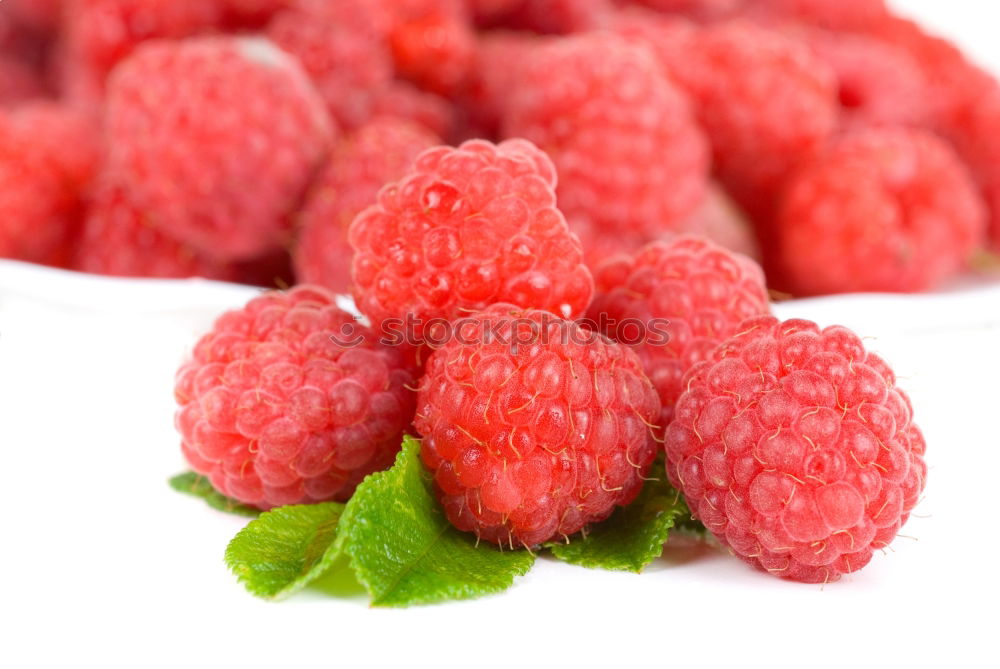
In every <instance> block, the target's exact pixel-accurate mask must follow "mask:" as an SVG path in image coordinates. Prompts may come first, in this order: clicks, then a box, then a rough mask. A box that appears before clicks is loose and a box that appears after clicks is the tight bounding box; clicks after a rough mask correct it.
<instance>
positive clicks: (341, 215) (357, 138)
mask: <svg viewBox="0 0 1000 669" xmlns="http://www.w3.org/2000/svg"><path fill="white" fill-rule="evenodd" d="M438 143H440V139H439V138H437V137H435V136H434V135H433V134H431V133H430V132H428V131H427V130H425V129H424V128H422V127H420V126H418V125H415V124H413V123H410V122H409V121H402V120H397V119H395V118H377V119H373V120H372V121H370V122H369V123H367V124H366V125H364V126H362V127H361V128H359V129H357V130H356V131H354V133H353V134H351V135H349V136H348V137H346V138H344V139H343V140H342V141H341V142H340V143H339V145H338V146H337V147H336V148H335V149H334V151H333V155H332V156H331V158H330V162H329V163H328V164H327V166H326V171H325V172H324V174H323V175H322V176H321V177H320V178H319V180H318V181H317V183H316V185H315V186H314V187H313V191H312V194H311V195H310V196H309V200H308V203H307V204H306V207H305V210H304V212H303V214H302V220H301V227H300V229H299V239H298V243H297V245H296V250H295V269H296V273H297V275H298V278H299V280H300V281H302V282H305V283H312V284H319V285H322V286H324V287H326V288H329V289H330V290H332V291H334V292H337V293H346V292H347V291H348V289H349V288H350V284H351V256H352V255H353V252H352V251H351V245H350V244H349V243H348V241H347V229H348V227H349V226H350V224H351V221H352V220H354V217H355V216H356V215H357V214H358V213H359V212H361V211H362V210H363V209H364V208H365V207H368V206H370V205H372V204H374V203H375V201H376V196H377V195H378V192H379V190H380V189H381V188H382V186H384V185H385V184H387V183H389V182H390V181H395V180H397V179H399V178H400V177H402V176H403V175H404V174H405V173H406V171H407V170H408V169H409V167H410V165H411V164H412V163H413V161H414V160H415V159H416V158H417V156H418V155H420V153H421V152H423V151H424V150H426V149H429V148H430V147H432V146H434V145H436V144H438Z"/></svg>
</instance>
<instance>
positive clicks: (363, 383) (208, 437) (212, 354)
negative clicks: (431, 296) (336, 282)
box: [175, 285, 414, 509]
mask: <svg viewBox="0 0 1000 669" xmlns="http://www.w3.org/2000/svg"><path fill="white" fill-rule="evenodd" d="M349 333H351V337H352V338H353V337H357V338H358V339H357V341H356V342H355V344H356V345H350V346H347V345H343V344H339V343H338V342H340V341H343V339H344V337H345V335H348V334H349ZM413 383H414V377H413V374H412V372H411V371H410V370H409V368H407V367H406V366H405V364H404V363H403V361H402V359H401V358H400V356H399V354H398V352H397V351H395V350H393V349H390V348H387V347H384V346H381V345H380V344H378V343H377V342H376V341H375V338H374V336H373V335H372V333H371V332H370V331H368V330H367V329H365V328H362V327H361V326H359V325H358V324H357V323H356V322H355V320H354V318H353V317H352V316H351V315H350V314H348V313H346V312H344V311H342V310H340V309H338V308H337V306H336V305H335V303H334V297H333V295H332V294H330V293H328V292H326V291H325V290H323V289H321V288H318V287H315V286H305V285H303V286H297V287H296V288H293V289H292V290H291V291H289V292H287V293H277V292H271V293H267V294H265V295H262V296H260V297H257V298H255V299H253V300H251V301H250V302H249V303H248V304H247V305H246V306H245V307H244V308H243V309H239V310H236V311H230V312H228V313H226V314H224V315H222V316H221V317H220V318H219V319H218V320H217V321H216V322H215V326H214V327H213V328H212V330H211V332H209V333H208V334H206V335H205V336H204V337H202V338H201V340H200V341H199V342H198V344H197V345H196V346H195V349H194V354H193V356H192V359H191V360H190V361H189V362H187V363H185V364H184V365H183V366H182V367H181V368H180V370H179V371H178V373H177V383H176V387H175V396H176V398H177V404H178V410H177V415H176V425H177V429H178V431H179V432H180V434H181V437H182V446H181V448H182V450H183V452H184V456H185V457H186V458H187V460H188V462H189V463H190V464H191V467H192V468H193V469H194V470H195V471H196V472H198V473H199V474H203V475H205V476H207V477H208V479H209V480H210V481H211V483H212V485H213V486H214V487H215V488H216V490H218V491H219V492H221V493H222V494H224V495H227V496H229V497H232V498H234V499H237V500H239V501H241V502H243V503H244V504H251V505H253V506H256V507H259V508H261V509H269V508H272V507H275V506H282V505H286V504H303V503H312V502H321V501H325V500H331V499H333V500H338V501H345V500H346V499H347V498H349V497H350V496H351V494H352V493H353V491H354V488H355V486H356V485H357V484H358V483H359V482H360V481H361V479H363V478H364V477H365V475H367V474H369V473H371V472H373V471H377V470H380V469H384V468H386V467H388V466H389V465H391V464H392V461H393V458H394V456H395V454H396V452H397V451H398V450H399V444H400V440H401V438H402V435H403V433H404V432H405V431H406V429H407V427H408V426H409V424H410V421H411V419H412V417H413V407H414V394H413V392H412V391H411V390H408V388H409V387H412V384H413Z"/></svg>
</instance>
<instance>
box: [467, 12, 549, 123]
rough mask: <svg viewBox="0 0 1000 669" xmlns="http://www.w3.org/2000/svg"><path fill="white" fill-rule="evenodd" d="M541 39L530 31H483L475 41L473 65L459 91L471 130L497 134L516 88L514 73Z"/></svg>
mask: <svg viewBox="0 0 1000 669" xmlns="http://www.w3.org/2000/svg"><path fill="white" fill-rule="evenodd" d="M542 43H544V39H542V38H539V37H538V36H537V35H533V34H531V33H517V32H505V31H497V32H492V33H485V34H483V35H481V36H480V38H479V40H478V42H477V43H476V57H475V65H474V66H473V68H472V73H471V74H470V76H469V79H468V81H467V82H466V87H465V90H463V91H462V98H461V103H462V106H463V108H464V110H465V112H466V115H467V116H468V124H469V126H470V128H471V134H473V135H480V136H483V137H497V136H499V135H500V122H501V118H502V116H503V110H504V106H505V104H506V102H507V100H508V99H509V98H510V96H511V94H512V92H513V91H514V90H516V88H515V87H516V86H517V85H518V84H517V79H518V76H517V73H518V72H519V71H520V69H521V68H522V67H523V64H524V61H525V59H526V57H527V55H528V54H529V53H531V51H532V50H533V49H534V48H535V46H537V45H538V44H542Z"/></svg>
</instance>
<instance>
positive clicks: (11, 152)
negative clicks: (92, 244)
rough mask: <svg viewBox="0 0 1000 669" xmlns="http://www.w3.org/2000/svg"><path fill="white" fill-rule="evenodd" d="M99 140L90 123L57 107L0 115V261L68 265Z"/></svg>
mask: <svg viewBox="0 0 1000 669" xmlns="http://www.w3.org/2000/svg"><path fill="white" fill-rule="evenodd" d="M97 135H98V133H97V130H96V128H95V127H94V125H93V121H92V119H91V118H90V117H88V116H85V115H82V114H80V113H78V112H76V111H74V110H72V109H69V108H66V107H61V106H58V105H55V104H48V103H36V104H29V105H22V106H18V107H16V108H13V109H11V110H8V111H5V112H0V184H3V187H2V188H0V257H3V258H14V259H17V260H25V261H30V262H38V263H46V264H51V265H60V266H62V265H65V264H67V263H68V262H69V261H70V256H71V253H72V245H73V242H74V240H75V237H76V234H77V231H78V227H79V223H80V216H81V213H82V206H81V202H80V200H81V195H82V194H83V193H84V191H85V189H86V188H87V187H88V185H89V182H90V180H91V178H92V170H93V169H94V165H96V163H97V161H98V153H99V147H98V141H97Z"/></svg>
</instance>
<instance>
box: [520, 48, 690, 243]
mask: <svg viewBox="0 0 1000 669" xmlns="http://www.w3.org/2000/svg"><path fill="white" fill-rule="evenodd" d="M502 128H503V132H504V134H505V135H506V136H509V137H524V138H526V139H528V140H530V141H532V142H534V143H535V144H536V145H538V146H539V147H540V148H541V149H542V150H544V151H546V152H547V153H548V154H549V156H550V157H551V158H552V161H553V162H554V163H555V166H556V170H557V171H558V173H559V186H558V195H559V207H560V209H561V210H562V211H563V213H564V214H566V218H567V220H568V221H569V222H570V226H571V227H573V228H574V229H577V228H579V229H580V231H581V232H580V234H581V236H582V237H583V238H587V237H589V236H591V235H592V234H593V232H591V231H601V232H606V233H611V234H615V233H620V234H624V235H634V236H639V237H642V238H644V241H650V240H652V239H654V238H656V237H657V236H658V235H660V234H662V233H663V232H665V231H669V230H670V229H672V228H674V227H676V225H677V224H678V223H680V222H681V221H682V220H684V219H685V218H686V217H688V216H689V215H690V214H692V213H693V212H694V211H695V209H697V207H698V206H699V205H700V204H701V202H702V200H703V199H704V197H705V191H706V188H707V180H708V171H709V152H708V145H707V142H706V140H705V137H704V135H703V134H702V132H701V130H700V128H699V127H698V126H697V124H696V123H695V121H694V118H693V116H692V114H691V111H690V109H689V107H688V104H687V100H686V98H685V96H684V95H683V94H682V93H681V92H680V91H679V90H678V89H677V88H676V87H675V86H674V85H673V84H672V83H671V82H670V81H669V80H668V79H667V78H666V76H665V75H664V72H663V69H662V67H661V66H660V64H659V63H658V61H657V59H656V56H655V55H654V54H653V52H652V51H651V50H649V49H648V48H647V47H646V46H645V45H641V44H633V43H629V42H627V41H626V40H624V39H623V38H620V37H618V36H615V35H608V34H588V35H579V36H573V37H568V38H563V39H559V40H553V41H551V42H549V43H546V44H543V45H542V46H539V47H537V48H535V49H533V50H532V51H531V53H530V55H529V56H528V57H526V58H525V59H524V62H523V63H522V66H521V67H519V69H518V73H517V78H516V87H513V90H512V94H511V97H510V99H509V100H508V101H507V104H506V109H505V110H504V122H503V124H502Z"/></svg>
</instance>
